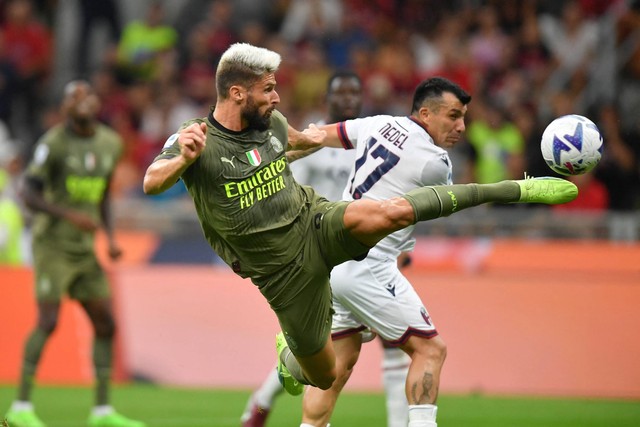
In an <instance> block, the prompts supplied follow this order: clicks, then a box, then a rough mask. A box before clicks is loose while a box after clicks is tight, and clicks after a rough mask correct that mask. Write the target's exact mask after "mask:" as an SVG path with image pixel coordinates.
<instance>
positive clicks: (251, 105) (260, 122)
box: [240, 97, 273, 131]
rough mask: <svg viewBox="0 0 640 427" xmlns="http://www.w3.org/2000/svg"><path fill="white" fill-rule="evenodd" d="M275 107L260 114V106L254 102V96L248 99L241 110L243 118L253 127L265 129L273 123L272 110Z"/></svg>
mask: <svg viewBox="0 0 640 427" xmlns="http://www.w3.org/2000/svg"><path fill="white" fill-rule="evenodd" d="M272 111H273V108H269V109H267V111H266V112H265V113H264V114H260V108H259V107H258V106H257V105H256V103H255V102H253V98H251V97H249V98H248V99H247V105H245V106H244V108H243V109H242V111H241V113H240V114H241V115H242V118H243V119H244V120H246V121H247V123H248V124H249V127H250V128H251V129H256V130H259V131H265V130H267V129H269V125H270V124H271V112H272Z"/></svg>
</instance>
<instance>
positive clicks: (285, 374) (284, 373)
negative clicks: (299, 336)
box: [276, 332, 304, 396]
mask: <svg viewBox="0 0 640 427" xmlns="http://www.w3.org/2000/svg"><path fill="white" fill-rule="evenodd" d="M288 346H289V344H287V340H286V339H285V338H284V334H283V333H282V332H279V333H278V334H277V335H276V351H277V352H278V367H277V368H276V370H277V372H278V379H279V380H280V384H282V387H284V389H285V390H286V392H287V393H289V394H290V395H292V396H298V395H300V394H302V392H303V391H304V384H302V383H300V382H298V380H296V379H295V378H293V376H292V375H291V372H289V369H287V367H286V366H284V363H282V360H281V359H280V355H281V354H282V351H283V350H284V349H285V348H287V347H288Z"/></svg>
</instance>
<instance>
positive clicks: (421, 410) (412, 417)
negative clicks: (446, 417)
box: [409, 404, 438, 427]
mask: <svg viewBox="0 0 640 427" xmlns="http://www.w3.org/2000/svg"><path fill="white" fill-rule="evenodd" d="M437 413H438V407H437V406H436V405H430V404H426V405H409V427H438V424H436V415H437Z"/></svg>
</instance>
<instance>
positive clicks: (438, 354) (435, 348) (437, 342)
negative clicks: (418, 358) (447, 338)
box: [429, 338, 447, 364]
mask: <svg viewBox="0 0 640 427" xmlns="http://www.w3.org/2000/svg"><path fill="white" fill-rule="evenodd" d="M429 356H430V357H431V358H432V359H434V360H436V361H439V362H440V364H442V363H444V360H445V359H446V358H447V344H446V343H445V342H444V340H443V339H441V338H437V339H434V340H433V342H432V343H431V345H430V346H429Z"/></svg>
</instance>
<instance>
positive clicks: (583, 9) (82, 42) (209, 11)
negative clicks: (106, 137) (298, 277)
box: [0, 0, 640, 240]
mask: <svg viewBox="0 0 640 427" xmlns="http://www.w3.org/2000/svg"><path fill="white" fill-rule="evenodd" d="M69 3H73V5H71V6H70V5H69ZM129 3H136V7H135V8H134V9H132V7H133V6H131V5H130V4H129V5H128V4H127V3H126V2H124V1H123V0H57V1H56V0H0V164H1V165H2V168H3V170H2V174H3V175H2V176H0V186H2V187H4V190H3V193H4V194H5V197H15V192H14V191H13V189H12V183H13V181H15V180H13V179H12V177H16V176H18V175H19V173H20V171H21V168H22V167H24V165H25V164H26V162H27V161H28V160H29V158H30V156H31V153H32V151H33V147H34V144H35V142H36V141H37V139H38V137H39V136H40V135H41V134H42V133H43V132H44V131H45V130H46V129H47V128H49V127H50V126H52V125H53V124H55V123H57V122H59V121H60V115H59V112H58V105H59V100H60V94H61V89H62V87H63V85H64V83H66V82H67V81H68V80H70V79H74V78H83V79H86V80H89V81H90V82H92V83H93V85H94V87H95V89H96V90H97V92H98V94H99V95H100V97H101V98H102V102H103V109H102V113H101V120H103V121H104V122H105V123H107V124H109V125H111V126H112V127H113V128H115V129H116V130H117V131H118V132H119V133H120V134H121V135H122V137H123V138H124V140H125V143H126V154H125V158H124V159H123V162H122V164H121V165H120V168H119V169H118V173H117V176H116V181H115V188H114V190H115V192H116V195H117V197H118V199H119V200H136V199H141V198H143V196H142V193H141V178H142V175H143V173H144V171H145V169H146V167H147V166H148V165H149V163H150V162H151V160H152V159H153V158H154V157H155V155H156V154H157V153H158V152H159V150H160V148H161V147H162V145H163V144H164V141H165V140H166V138H167V137H168V136H169V135H170V134H172V133H174V132H175V130H176V129H177V128H178V127H179V125H180V124H181V123H182V122H183V121H184V120H186V119H188V118H192V117H201V116H204V115H206V114H207V113H208V111H209V108H210V106H211V105H212V104H214V102H215V96H216V93H215V69H216V65H217V61H218V60H219V57H220V55H221V54H222V53H223V52H224V50H225V49H226V48H227V47H228V46H229V45H230V44H231V43H234V42H248V43H251V44H254V45H258V46H263V47H267V48H269V49H272V50H275V51H277V52H279V53H280V54H281V55H282V56H283V62H282V65H281V68H280V70H279V71H278V73H277V74H276V78H277V82H278V87H277V91H278V93H279V94H280V98H281V104H280V107H279V109H280V110H281V111H282V112H283V113H284V114H285V115H286V116H287V117H288V119H289V122H290V124H291V125H292V126H294V127H296V128H298V129H302V128H305V127H306V126H307V125H308V124H309V123H311V122H315V121H317V120H319V119H321V118H323V117H324V94H325V90H326V82H327V78H328V77H329V75H330V74H331V73H332V72H333V71H336V70H341V69H351V70H353V71H355V72H357V73H358V74H359V75H360V76H361V78H362V79H363V82H364V88H365V104H364V113H363V114H364V115H374V114H393V115H404V114H407V115H408V114H409V112H410V104H411V96H412V93H413V90H414V88H415V86H416V85H417V84H418V82H420V81H421V80H422V79H424V78H427V77H430V76H435V75H440V76H444V77H447V78H449V79H451V80H454V81H456V82H457V83H459V84H460V85H461V86H462V87H464V88H465V89H466V90H467V91H469V92H470V93H471V94H472V96H473V100H472V102H471V104H470V107H469V112H468V115H467V121H466V123H467V131H466V137H465V139H464V141H463V142H461V143H459V144H458V146H457V147H455V149H454V150H453V152H452V157H453V161H454V171H455V176H454V181H455V182H457V183H464V182H480V183H487V182H495V181H499V180H503V179H520V178H522V177H523V175H524V172H527V174H529V175H532V176H542V175H552V172H551V171H550V169H549V168H547V166H546V165H545V164H544V161H543V160H542V157H541V155H540V147H539V141H540V136H541V134H542V131H543V129H544V127H545V126H546V124H548V123H549V122H550V121H551V120H553V118H555V117H557V116H560V115H564V114H569V113H576V114H582V115H585V116H587V117H589V118H591V119H592V120H593V121H594V122H596V124H597V125H598V126H599V128H600V131H601V133H602V134H603V137H604V140H605V149H604V155H603V159H602V161H601V163H600V165H599V166H598V167H597V168H596V169H595V171H594V172H592V173H589V174H586V175H583V176H579V177H571V178H570V179H573V180H575V181H576V183H577V185H578V186H579V187H580V192H581V194H580V197H579V199H578V200H576V201H575V202H573V203H572V204H568V205H564V206H562V207H558V208H557V209H560V210H563V209H564V210H575V211H579V212H591V213H594V212H596V213H605V214H606V215H607V216H608V217H614V218H615V219H616V221H617V223H619V224H622V225H621V227H620V228H619V231H618V232H617V233H618V234H619V236H618V237H619V238H624V239H631V240H635V239H637V233H638V231H637V230H638V208H639V207H640V167H639V164H638V157H639V156H640V1H638V0H520V1H513V0H446V1H445V0H260V1H255V0H234V1H232V0H172V1H164V2H163V1H154V0H144V1H143V0H141V1H138V2H129ZM63 7H64V8H63ZM63 10H64V12H63ZM165 197H175V198H180V197H184V193H183V192H180V191H176V192H173V193H170V195H169V196H165ZM614 234H615V233H614ZM612 237H614V236H612Z"/></svg>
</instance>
